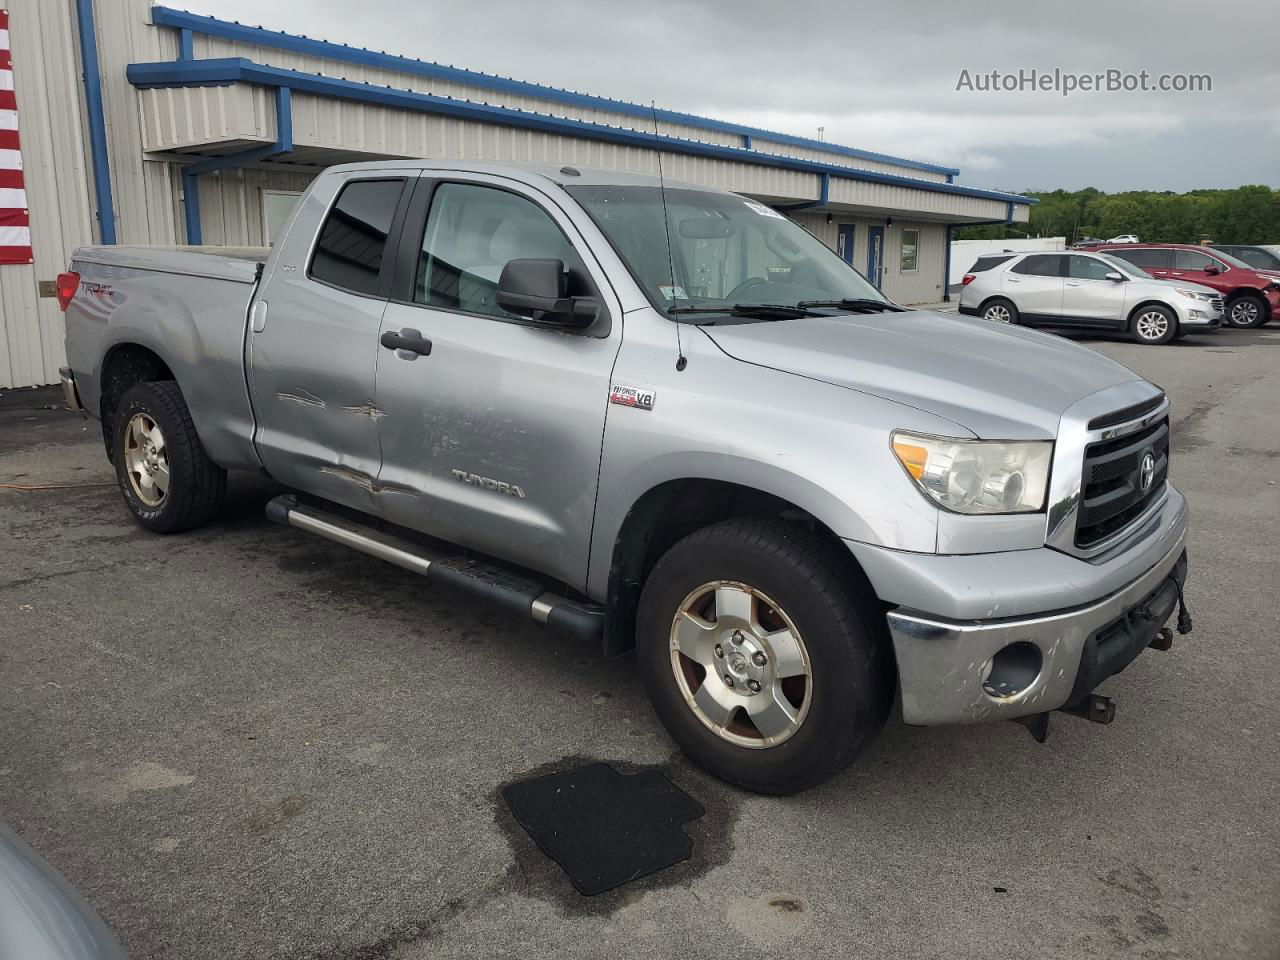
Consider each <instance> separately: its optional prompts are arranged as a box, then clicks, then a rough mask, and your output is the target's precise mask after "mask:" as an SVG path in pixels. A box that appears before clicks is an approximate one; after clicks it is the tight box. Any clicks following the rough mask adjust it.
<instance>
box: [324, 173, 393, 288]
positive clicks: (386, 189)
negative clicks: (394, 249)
mask: <svg viewBox="0 0 1280 960" xmlns="http://www.w3.org/2000/svg"><path fill="white" fill-rule="evenodd" d="M403 189H404V180H403V179H397V180H354V181H352V182H351V183H348V184H347V185H346V186H345V187H343V188H342V192H341V193H339V194H338V199H337V201H336V202H335V203H334V205H333V208H332V209H331V210H330V211H329V216H328V217H326V218H325V221H324V226H322V227H321V228H320V239H319V240H318V241H317V242H316V252H315V255H314V256H313V257H312V259H311V273H310V276H311V278H312V279H313V280H319V281H321V282H322V283H328V284H332V285H333V286H335V287H341V288H342V289H344V290H350V291H351V292H352V293H360V294H364V295H366V296H375V295H376V294H377V293H378V277H379V275H380V274H381V272H382V255H383V254H384V253H385V252H386V249H387V235H388V234H390V233H391V221H392V219H394V217H395V213H396V207H397V206H398V205H399V203H400V193H401V192H402V190H403Z"/></svg>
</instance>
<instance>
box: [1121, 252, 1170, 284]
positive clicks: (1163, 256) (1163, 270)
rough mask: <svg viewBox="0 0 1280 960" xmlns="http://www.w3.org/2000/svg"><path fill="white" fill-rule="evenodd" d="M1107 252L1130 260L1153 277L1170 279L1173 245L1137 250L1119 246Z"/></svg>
mask: <svg viewBox="0 0 1280 960" xmlns="http://www.w3.org/2000/svg"><path fill="white" fill-rule="evenodd" d="M1105 252H1106V253H1109V254H1110V255H1111V256H1113V257H1119V258H1120V259H1121V260H1128V261H1129V262H1130V263H1132V264H1133V265H1134V266H1135V267H1141V268H1142V269H1143V270H1145V271H1147V273H1149V274H1151V275H1152V276H1153V277H1160V278H1162V279H1168V277H1169V273H1170V271H1171V270H1172V269H1173V248H1172V247H1139V248H1138V249H1136V250H1129V249H1126V248H1124V247H1118V248H1114V249H1111V250H1107V251H1105Z"/></svg>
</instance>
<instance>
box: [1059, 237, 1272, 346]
mask: <svg viewBox="0 0 1280 960" xmlns="http://www.w3.org/2000/svg"><path fill="white" fill-rule="evenodd" d="M1084 249H1086V250H1105V251H1106V252H1107V253H1109V254H1111V255H1112V256H1113V257H1120V258H1122V259H1124V260H1128V261H1129V262H1130V263H1132V264H1133V265H1134V266H1135V267H1140V268H1141V269H1143V270H1145V271H1146V272H1147V273H1149V274H1151V275H1152V276H1153V277H1156V278H1157V279H1160V280H1175V281H1176V280H1183V281H1187V282H1193V283H1199V284H1202V285H1204V286H1206V287H1212V288H1213V289H1214V290H1220V291H1221V292H1222V296H1223V298H1224V299H1225V300H1226V308H1225V310H1224V311H1223V312H1224V316H1225V319H1226V321H1227V322H1228V323H1230V324H1231V325H1232V326H1233V327H1260V326H1262V325H1263V324H1264V323H1266V322H1267V321H1268V320H1270V319H1271V318H1272V317H1274V316H1278V315H1280V270H1260V269H1257V268H1256V267H1251V266H1249V264H1247V263H1245V262H1244V261H1243V260H1239V259H1237V258H1236V257H1233V256H1232V255H1231V254H1229V253H1224V252H1223V251H1221V250H1218V249H1216V248H1214V247H1200V246H1196V245H1194V244H1190V243H1098V244H1093V245H1091V246H1089V247H1085V248H1084Z"/></svg>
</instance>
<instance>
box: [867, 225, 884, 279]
mask: <svg viewBox="0 0 1280 960" xmlns="http://www.w3.org/2000/svg"><path fill="white" fill-rule="evenodd" d="M867 279H868V280H870V281H871V282H872V283H873V284H875V287H876V289H877V290H881V289H883V288H884V227H867Z"/></svg>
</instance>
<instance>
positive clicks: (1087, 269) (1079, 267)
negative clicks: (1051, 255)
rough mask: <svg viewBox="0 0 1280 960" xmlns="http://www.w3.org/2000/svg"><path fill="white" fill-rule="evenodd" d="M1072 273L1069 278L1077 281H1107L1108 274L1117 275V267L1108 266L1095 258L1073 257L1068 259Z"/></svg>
mask: <svg viewBox="0 0 1280 960" xmlns="http://www.w3.org/2000/svg"><path fill="white" fill-rule="evenodd" d="M1067 259H1068V261H1069V263H1068V268H1069V270H1070V272H1069V273H1068V274H1067V276H1069V277H1072V278H1074V279H1076V280H1105V279H1107V274H1108V273H1115V272H1116V271H1115V267H1112V266H1108V265H1107V264H1105V263H1103V262H1102V261H1101V260H1095V259H1094V258H1093V257H1081V256H1078V255H1077V256H1071V257H1068V258H1067Z"/></svg>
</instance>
